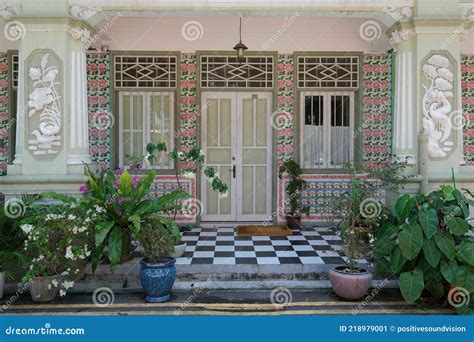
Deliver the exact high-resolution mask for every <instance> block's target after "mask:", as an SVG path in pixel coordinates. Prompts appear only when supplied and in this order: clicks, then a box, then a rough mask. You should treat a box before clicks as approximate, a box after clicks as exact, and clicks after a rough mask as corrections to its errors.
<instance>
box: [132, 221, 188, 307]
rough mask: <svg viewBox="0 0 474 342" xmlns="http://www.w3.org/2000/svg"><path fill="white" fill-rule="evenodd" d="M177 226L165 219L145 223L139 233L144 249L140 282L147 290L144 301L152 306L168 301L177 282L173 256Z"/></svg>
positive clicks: (139, 239) (177, 233) (177, 231)
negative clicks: (152, 304)
mask: <svg viewBox="0 0 474 342" xmlns="http://www.w3.org/2000/svg"><path fill="white" fill-rule="evenodd" d="M179 234H180V233H179V228H178V226H177V225H176V224H175V223H174V222H173V221H171V220H169V219H167V218H164V217H154V218H153V219H150V220H146V221H145V222H144V223H143V224H142V226H141V229H140V232H139V233H138V241H139V242H140V244H141V246H142V247H143V250H144V253H143V254H144V257H143V259H142V260H141V261H140V264H141V269H140V282H141V284H142V287H143V289H144V291H145V294H146V297H145V300H146V301H147V302H150V303H161V302H166V301H168V300H169V299H170V297H171V289H172V288H173V284H174V281H175V279H176V266H175V261H176V259H175V258H173V257H171V256H170V255H171V253H173V250H174V246H175V239H176V237H177V236H179Z"/></svg>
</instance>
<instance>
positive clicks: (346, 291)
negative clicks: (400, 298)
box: [329, 168, 373, 300]
mask: <svg viewBox="0 0 474 342" xmlns="http://www.w3.org/2000/svg"><path fill="white" fill-rule="evenodd" d="M361 192H362V184H361V183H360V181H359V179H358V178H357V176H356V173H355V169H354V168H351V186H350V191H349V192H348V193H347V194H344V195H341V196H340V197H339V199H338V201H339V202H338V205H336V208H338V209H339V212H340V213H343V215H344V216H345V217H344V219H343V220H342V221H341V223H340V224H339V228H340V231H339V232H340V234H341V236H342V238H343V240H344V241H345V243H346V246H345V247H346V248H345V254H346V256H347V257H348V259H349V260H348V261H349V263H348V265H343V266H337V267H335V268H333V269H331V270H329V281H330V282H331V285H332V288H333V289H334V292H336V294H337V295H338V296H339V297H341V298H344V299H348V300H357V299H360V298H362V297H363V296H364V295H365V294H366V293H367V290H368V289H369V286H370V284H371V282H372V278H373V274H372V273H371V272H370V271H368V270H367V269H365V268H362V267H360V266H359V265H358V257H359V256H360V253H361V246H364V244H363V243H364V241H363V240H365V238H367V237H369V238H370V234H371V225H370V224H369V223H367V222H366V221H365V218H366V217H365V215H364V211H363V210H361V203H362V202H361V196H360V195H361ZM341 207H342V208H341ZM367 242H370V241H367ZM364 251H365V249H364Z"/></svg>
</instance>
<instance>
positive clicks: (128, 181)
mask: <svg viewBox="0 0 474 342" xmlns="http://www.w3.org/2000/svg"><path fill="white" fill-rule="evenodd" d="M118 188H119V190H120V192H121V195H122V196H123V197H127V196H128V195H129V194H130V192H131V191H132V177H130V173H128V171H127V168H124V170H123V173H122V175H121V176H120V178H119V181H118Z"/></svg>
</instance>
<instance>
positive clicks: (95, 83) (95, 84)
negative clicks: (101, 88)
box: [89, 80, 97, 89]
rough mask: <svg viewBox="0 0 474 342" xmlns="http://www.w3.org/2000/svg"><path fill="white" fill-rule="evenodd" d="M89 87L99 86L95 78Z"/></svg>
mask: <svg viewBox="0 0 474 342" xmlns="http://www.w3.org/2000/svg"><path fill="white" fill-rule="evenodd" d="M89 87H90V88H92V89H94V88H97V81H95V80H92V81H90V82H89Z"/></svg>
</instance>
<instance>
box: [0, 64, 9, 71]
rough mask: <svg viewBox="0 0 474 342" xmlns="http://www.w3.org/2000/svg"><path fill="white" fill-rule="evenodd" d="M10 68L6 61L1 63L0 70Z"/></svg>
mask: <svg viewBox="0 0 474 342" xmlns="http://www.w3.org/2000/svg"><path fill="white" fill-rule="evenodd" d="M6 70H8V66H7V65H6V64H5V63H0V71H6Z"/></svg>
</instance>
